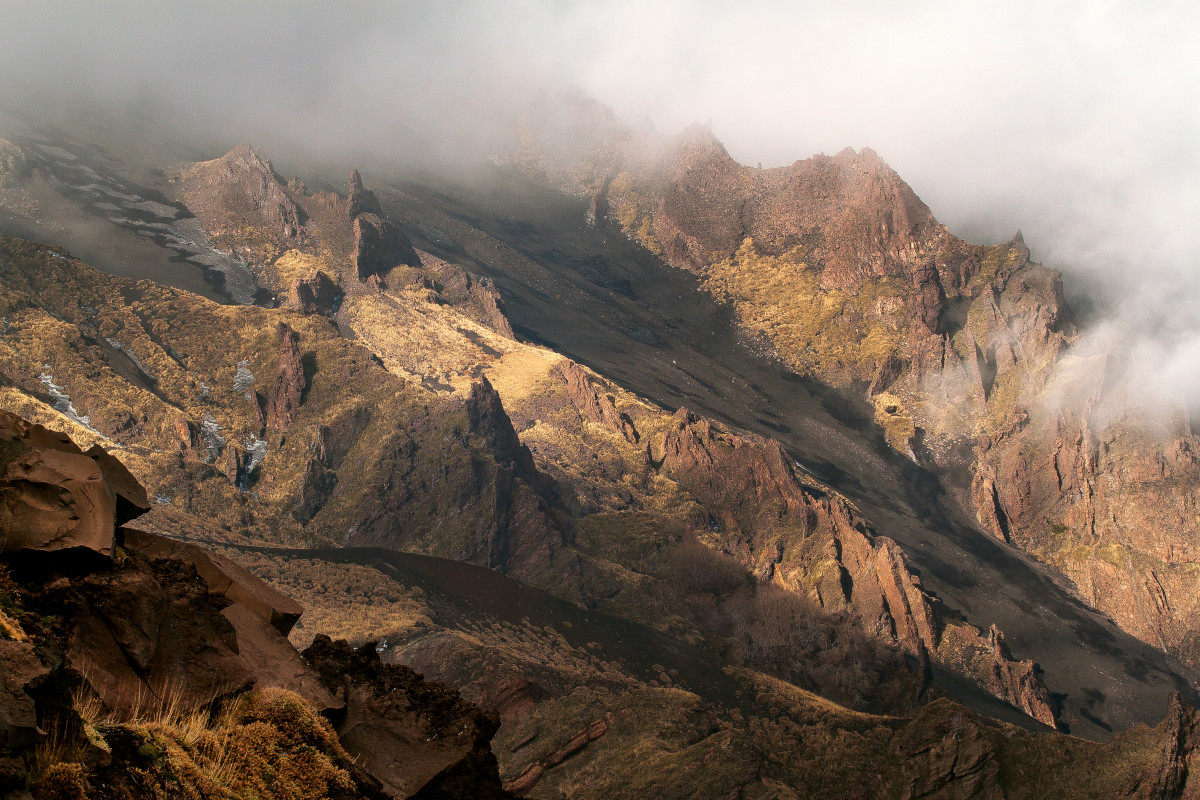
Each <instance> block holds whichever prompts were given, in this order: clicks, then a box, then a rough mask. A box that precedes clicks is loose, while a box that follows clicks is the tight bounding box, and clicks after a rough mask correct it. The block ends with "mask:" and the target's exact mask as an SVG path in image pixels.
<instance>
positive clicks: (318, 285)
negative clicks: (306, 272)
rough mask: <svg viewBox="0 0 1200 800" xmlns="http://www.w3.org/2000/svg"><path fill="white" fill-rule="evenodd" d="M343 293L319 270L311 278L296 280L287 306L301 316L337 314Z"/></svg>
mask: <svg viewBox="0 0 1200 800" xmlns="http://www.w3.org/2000/svg"><path fill="white" fill-rule="evenodd" d="M341 299H342V291H341V289H340V288H338V285H337V283H335V282H334V280H333V279H332V278H330V277H329V276H328V275H326V274H325V273H324V272H321V271H320V270H318V271H317V272H316V274H314V275H313V276H311V277H309V278H296V279H295V280H293V281H292V285H291V287H290V288H289V289H288V296H287V301H286V305H287V306H288V307H289V308H291V309H293V310H295V311H299V312H300V313H301V314H324V315H326V316H329V315H332V314H335V313H337V310H338V306H339V304H340V303H341Z"/></svg>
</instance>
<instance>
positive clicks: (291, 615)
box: [121, 528, 304, 636]
mask: <svg viewBox="0 0 1200 800" xmlns="http://www.w3.org/2000/svg"><path fill="white" fill-rule="evenodd" d="M121 541H122V543H123V546H124V547H125V549H126V550H129V551H131V552H137V553H141V554H142V555H144V556H146V557H147V558H168V559H172V560H175V561H185V562H187V563H189V564H191V565H192V566H193V567H194V568H195V570H196V574H198V575H199V576H200V577H201V578H202V579H203V580H204V583H205V585H206V586H207V587H208V591H209V593H211V594H214V595H220V596H222V597H224V598H226V599H227V600H228V601H229V602H230V603H237V604H240V605H242V606H245V607H246V609H247V610H248V611H250V613H252V614H254V615H255V616H256V617H258V618H259V619H261V620H262V621H263V622H266V623H268V624H269V625H270V626H271V627H272V628H274V629H275V630H276V631H278V632H279V633H280V634H281V635H283V636H287V635H288V633H289V632H290V631H291V629H292V626H293V625H295V624H296V620H298V619H299V618H300V615H301V614H303V613H304V609H303V607H301V605H300V604H299V603H297V602H296V601H295V600H292V599H291V598H290V597H287V596H286V595H284V594H282V593H281V592H279V591H277V590H276V589H273V588H271V586H269V585H268V584H266V583H264V582H263V581H262V580H260V579H259V578H256V577H255V576H254V575H251V574H250V573H249V572H247V571H246V570H245V569H243V568H242V567H240V566H238V565H237V564H235V563H234V562H232V561H230V560H229V559H227V558H225V557H224V556H221V555H218V554H217V553H214V552H212V551H211V550H208V549H207V548H204V547H200V546H199V545H195V544H190V543H188V542H181V541H178V540H177V539H168V538H167V537H165V536H159V535H158V534H154V533H149V532H147V531H140V530H136V529H134V528H124V529H122V531H121Z"/></svg>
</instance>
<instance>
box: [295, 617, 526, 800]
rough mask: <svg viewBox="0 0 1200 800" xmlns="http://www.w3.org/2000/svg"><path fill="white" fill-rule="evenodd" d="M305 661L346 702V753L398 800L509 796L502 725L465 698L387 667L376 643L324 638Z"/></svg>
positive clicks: (342, 721) (340, 719) (341, 731)
mask: <svg viewBox="0 0 1200 800" xmlns="http://www.w3.org/2000/svg"><path fill="white" fill-rule="evenodd" d="M304 658H305V659H307V660H308V662H309V663H310V664H311V665H312V667H313V669H314V670H315V671H316V672H317V674H319V675H320V676H321V680H322V681H323V682H324V684H325V686H326V688H328V689H329V690H330V691H331V692H336V693H337V694H338V696H339V697H341V698H343V699H344V700H345V709H344V710H343V711H342V712H341V713H339V714H338V715H337V717H336V727H337V731H338V736H339V738H340V739H341V741H342V744H343V746H344V747H345V748H346V749H347V751H349V752H350V753H351V754H352V755H354V756H355V757H357V758H358V759H359V763H360V764H361V765H362V766H363V767H365V768H366V769H367V770H368V771H369V772H370V773H371V774H372V775H373V776H375V777H376V778H377V779H378V780H379V781H380V782H381V783H382V784H383V788H384V790H385V791H387V792H388V793H389V794H390V795H392V796H395V797H411V796H417V797H441V796H443V795H445V796H455V789H456V788H461V787H466V786H470V787H471V794H470V796H472V797H497V798H501V797H507V796H509V795H508V794H507V793H506V792H504V791H503V789H502V788H501V786H500V776H499V772H498V768H497V765H496V758H495V756H494V755H493V754H492V752H491V749H490V747H489V745H488V742H490V741H491V738H492V736H493V735H494V734H495V732H496V728H497V726H498V724H499V723H498V722H497V720H496V718H495V717H488V716H486V715H484V714H483V713H482V712H480V711H479V709H477V708H476V707H474V706H472V705H470V704H468V703H465V702H463V701H462V699H461V698H460V696H459V694H458V692H456V691H454V690H453V689H450V688H448V687H446V686H443V685H441V684H437V683H428V682H426V681H424V680H422V679H421V676H420V675H417V674H416V673H415V672H413V671H412V670H411V669H408V668H407V667H404V666H400V665H395V664H386V665H385V664H383V663H381V662H380V660H379V654H378V653H377V652H376V650H375V643H374V642H369V643H367V644H365V645H363V646H362V647H360V648H358V649H357V650H355V649H354V648H352V647H350V646H349V645H347V644H345V643H344V642H332V641H330V639H329V637H327V636H318V637H317V638H316V639H315V640H314V641H313V643H312V645H311V646H310V647H309V648H308V649H306V650H305V651H304Z"/></svg>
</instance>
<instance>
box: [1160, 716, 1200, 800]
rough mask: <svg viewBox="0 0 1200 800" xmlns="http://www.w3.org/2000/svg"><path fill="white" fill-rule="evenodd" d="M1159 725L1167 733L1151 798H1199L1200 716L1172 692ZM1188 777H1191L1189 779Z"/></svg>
mask: <svg viewBox="0 0 1200 800" xmlns="http://www.w3.org/2000/svg"><path fill="white" fill-rule="evenodd" d="M1160 728H1162V729H1163V731H1164V733H1165V734H1166V736H1165V740H1164V742H1163V746H1162V758H1161V764H1162V768H1161V771H1160V772H1159V774H1158V776H1157V777H1156V778H1155V780H1154V784H1153V787H1154V788H1153V792H1154V794H1153V795H1152V796H1153V797H1172V798H1174V797H1178V798H1182V799H1183V800H1190V799H1191V798H1194V797H1200V787H1197V785H1196V784H1197V780H1200V715H1198V714H1197V712H1196V709H1194V708H1189V707H1188V705H1187V704H1186V703H1184V702H1183V701H1182V700H1180V699H1179V695H1177V694H1176V695H1172V696H1171V702H1170V703H1169V704H1168V706H1167V716H1166V717H1165V718H1164V719H1163V721H1162V724H1161V725H1160ZM1189 778H1190V780H1189Z"/></svg>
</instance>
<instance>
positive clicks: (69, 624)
mask: <svg viewBox="0 0 1200 800" xmlns="http://www.w3.org/2000/svg"><path fill="white" fill-rule="evenodd" d="M3 419H4V421H5V422H6V423H7V427H6V430H7V431H8V432H12V431H13V430H16V429H18V428H19V427H20V426H18V425H17V424H16V423H14V422H13V421H12V420H9V419H7V415H6V414H5V416H4V417H3ZM36 438H37V432H36V431H35V432H34V435H33V436H26V437H25V438H24V441H28V440H29V439H36ZM5 441H6V442H7V444H6V445H5V447H4V452H6V453H8V452H10V451H12V450H14V449H17V448H15V447H14V446H13V442H16V443H17V444H18V445H19V444H20V443H21V442H22V441H23V440H22V439H18V438H9V439H7V440H5ZM54 443H55V444H57V445H58V446H59V448H60V449H58V450H54V451H52V452H62V450H63V448H65V444H69V440H68V441H67V442H65V443H64V442H60V441H54ZM72 455H76V457H78V458H81V459H83V460H85V461H89V463H94V462H92V460H91V459H88V458H87V457H86V456H83V455H81V454H72ZM114 463H115V462H114ZM105 467H106V470H105V472H106V473H109V474H113V475H114V478H115V480H116V482H117V483H118V484H121V483H123V482H124V480H123V479H125V478H127V477H128V473H124V472H119V471H116V470H115V469H114V468H113V465H112V464H106V465H105ZM99 480H100V483H101V484H102V485H103V477H101V478H100V479H99ZM133 485H134V486H136V484H133ZM10 488H11V487H10ZM16 488H17V489H19V490H24V491H26V492H29V493H31V494H33V493H36V491H37V489H36V486H35V485H33V484H26V485H22V486H18V487H16ZM118 488H120V489H121V491H123V492H125V493H129V492H130V487H129V486H127V485H125V486H119V487H118ZM112 495H113V491H112V490H111V489H109V491H108V496H109V497H110V498H111V496H112ZM8 499H9V500H12V499H13V495H12V493H11V492H10V494H9V495H8ZM110 505H111V500H110ZM81 511H82V512H84V513H89V514H90V515H91V520H90V521H89V524H90V525H92V526H93V527H96V526H99V525H102V524H107V525H109V526H110V528H109V531H108V537H109V539H110V540H111V539H112V538H113V537H114V536H116V537H117V539H118V540H119V542H120V546H121V550H120V551H119V553H118V555H117V556H116V557H115V558H114V559H113V560H111V561H108V562H104V561H99V560H95V559H92V560H84V561H81V560H79V559H78V558H74V557H72V556H71V554H70V553H67V552H62V551H52V552H49V553H31V552H29V551H28V550H21V551H15V552H14V551H6V559H5V562H4V563H3V564H0V589H2V590H3V595H2V596H3V601H4V608H7V609H8V610H9V611H10V612H13V613H14V614H15V617H14V618H10V617H8V616H7V614H4V615H3V616H0V621H2V622H3V623H4V624H3V625H0V792H5V793H6V794H5V796H8V794H7V792H8V791H9V790H10V789H13V788H14V785H15V783H14V782H15V781H18V780H20V779H21V778H23V777H24V776H25V775H28V774H29V773H30V770H31V768H33V769H35V770H36V772H35V773H34V774H33V775H32V777H31V778H30V780H32V781H33V782H34V784H35V785H36V790H35V794H36V795H37V796H39V797H40V796H50V795H51V794H53V792H54V791H55V789H54V788H53V787H55V786H57V785H59V784H58V783H56V781H62V780H67V779H66V778H64V777H62V776H63V775H66V776H68V777H69V778H70V780H68V781H67V785H69V786H76V787H78V791H77V792H75V794H69V796H83V795H81V794H79V792H86V790H87V787H88V780H87V776H88V773H89V772H91V771H97V772H96V777H97V779H98V780H100V782H101V783H102V784H104V785H105V786H108V787H110V788H111V787H118V788H117V789H115V790H116V791H118V795H116V796H121V797H125V796H134V795H133V794H130V793H129V792H130V791H131V790H130V789H128V787H127V786H126V784H127V783H129V782H130V780H133V782H134V783H135V784H136V785H138V786H141V787H142V788H143V790H145V788H146V786H148V785H153V783H154V782H155V781H156V780H157V777H156V773H157V771H158V769H159V767H160V766H161V765H162V764H163V763H167V764H168V765H169V767H170V768H169V769H167V770H166V771H167V773H171V772H172V769H179V768H181V765H183V764H185V763H187V764H192V762H191V760H190V759H191V756H189V755H187V753H185V751H182V750H178V749H176V750H174V751H172V750H171V749H170V748H171V747H172V745H171V744H170V743H169V740H170V737H171V736H174V735H175V732H174V730H173V729H172V726H175V725H177V724H179V723H178V721H177V720H176V719H175V718H174V717H172V716H171V715H172V714H179V713H187V712H188V710H189V709H192V708H197V709H204V708H206V707H208V706H210V705H211V704H213V703H216V702H222V701H225V702H226V703H227V705H226V710H227V711H228V718H227V719H225V718H223V719H225V722H223V723H222V722H218V723H212V722H211V721H210V722H209V723H208V724H209V725H213V724H225V725H232V724H234V723H235V722H236V721H237V720H238V719H241V718H242V717H245V716H246V715H247V714H248V715H249V719H245V720H243V722H246V723H253V724H256V725H258V726H259V730H258V732H257V733H256V736H257V737H258V738H255V739H250V740H248V743H247V744H244V745H238V746H248V747H251V748H254V749H257V752H250V753H245V752H239V753H238V754H237V755H236V756H235V755H233V753H232V751H230V753H229V755H230V756H231V757H232V758H235V759H238V760H239V763H243V764H245V763H247V762H249V763H262V760H263V759H266V758H268V757H269V756H270V751H271V749H272V748H273V747H274V746H276V745H277V744H278V743H279V738H280V736H283V737H284V738H285V739H286V737H293V738H295V737H298V736H299V737H302V738H303V737H304V736H305V734H304V731H303V729H304V726H305V725H306V724H307V723H305V722H304V719H301V718H300V717H303V718H309V717H312V716H313V709H315V710H317V711H320V712H324V713H327V714H333V715H337V716H338V718H339V719H340V720H341V721H342V723H343V725H342V727H343V734H344V737H345V738H344V741H343V742H342V743H341V744H340V745H336V740H335V742H334V743H329V742H324V743H322V742H321V741H317V740H312V741H309V740H307V739H305V740H304V741H305V742H307V743H308V744H310V745H314V746H316V745H320V746H321V747H322V748H325V749H329V748H332V750H333V751H335V752H334V753H333V755H334V756H336V754H337V753H339V752H341V750H340V748H341V746H343V745H344V746H346V747H348V748H350V750H351V752H353V753H355V754H358V755H362V756H365V757H364V758H363V759H362V760H360V763H359V764H358V765H357V767H356V769H357V773H356V775H355V777H354V780H353V781H351V780H349V779H348V778H346V777H343V778H341V779H338V780H339V781H340V784H341V790H340V791H339V792H334V793H333V794H325V793H323V792H325V790H324V789H321V788H320V787H321V786H322V785H323V783H324V781H325V777H323V775H320V774H318V773H319V772H320V770H319V769H318V767H319V763H323V762H319V759H318V760H317V761H311V759H314V758H317V756H316V751H314V750H313V749H312V748H311V747H310V748H309V756H308V757H309V758H310V761H309V762H305V763H306V764H308V766H307V767H306V769H308V771H309V778H310V779H311V780H309V781H307V782H306V784H305V785H306V786H307V787H308V788H310V789H312V791H314V792H316V793H315V794H313V795H311V796H313V797H326V796H329V797H334V796H336V797H341V798H351V797H371V798H375V797H382V796H383V795H381V794H380V793H379V792H378V791H377V789H378V787H379V786H380V785H381V784H382V785H383V786H385V787H387V788H388V789H389V796H400V797H409V796H416V797H427V798H428V797H438V798H442V797H445V798H449V797H481V798H493V797H494V798H504V797H509V796H510V795H508V794H506V793H505V792H503V790H502V789H501V786H500V778H499V774H498V771H497V766H496V760H495V757H494V756H493V755H492V753H491V750H490V747H489V741H490V739H491V737H492V735H493V734H494V733H495V730H496V725H497V723H496V721H495V719H494V718H489V717H486V716H484V715H483V714H482V713H481V712H479V711H478V710H477V709H475V708H474V707H472V706H470V705H467V704H466V703H464V702H462V700H461V699H460V698H459V696H458V694H457V692H454V691H452V690H449V689H447V688H445V687H441V686H436V685H430V684H426V683H425V682H423V681H422V680H421V679H420V677H419V676H417V675H416V674H415V673H413V672H412V671H411V670H407V669H405V668H403V667H383V666H382V665H380V664H379V660H378V655H377V653H376V651H375V647H374V645H373V644H372V645H369V646H368V647H366V648H364V649H363V650H361V651H358V652H356V651H354V650H353V649H351V648H349V647H348V646H345V645H335V644H333V643H332V642H330V641H329V640H328V639H324V640H319V641H318V642H317V643H316V649H315V650H312V649H310V653H313V654H314V655H313V660H314V661H316V662H317V665H318V666H319V667H321V668H323V670H324V671H323V672H317V671H314V670H313V668H312V667H311V666H310V665H309V663H308V662H306V661H305V660H304V658H302V657H301V655H300V654H299V653H298V652H297V651H296V649H295V648H294V647H293V646H292V645H291V644H290V643H289V642H288V640H287V638H286V636H287V633H288V632H289V631H290V629H291V627H292V625H293V624H294V623H295V622H296V620H297V619H298V618H299V616H300V614H301V611H302V609H301V608H300V607H299V606H298V605H297V604H296V603H294V602H293V601H291V600H290V599H288V598H287V597H285V596H283V595H281V594H280V593H279V592H277V591H276V590H274V589H272V588H270V587H269V586H268V585H266V584H265V583H263V582H262V581H260V580H259V579H257V578H255V577H254V576H252V575H250V574H249V573H248V572H246V571H245V570H244V569H242V568H241V567H238V566H237V565H235V564H233V563H232V562H231V561H229V560H228V559H226V558H223V557H221V556H219V555H216V554H214V553H212V552H210V551H208V550H206V549H205V548H203V547H200V546H199V545H196V544H192V543H188V542H182V541H176V540H172V539H168V538H165V537H163V536H159V535H157V534H153V533H148V532H145V531H141V530H136V529H132V528H123V529H121V530H119V531H116V530H114V529H113V528H112V527H111V526H112V525H113V519H114V518H115V517H114V512H113V510H112V508H111V507H109V508H106V509H93V508H88V509H81ZM15 522H16V525H17V528H14V529H12V530H11V532H12V533H13V534H14V535H16V536H19V535H21V533H22V531H21V529H20V526H21V525H22V524H23V523H22V518H20V517H18V518H16V520H15ZM10 575H11V576H15V581H16V582H14V581H13V579H10ZM22 624H24V625H26V626H27V627H28V626H33V627H31V628H30V630H33V631H34V633H33V635H29V634H26V633H25V631H23V630H22V628H21V625H22ZM347 662H349V663H347ZM79 683H82V684H83V686H84V687H87V688H86V691H91V692H94V693H95V695H96V696H97V697H98V698H99V702H100V703H101V704H102V705H103V707H104V709H103V711H104V713H105V714H107V715H108V716H104V717H103V718H102V716H101V714H100V713H99V712H95V713H94V712H87V713H88V714H89V715H91V716H89V717H83V718H80V719H78V720H75V721H73V722H72V721H71V720H73V719H74V716H73V715H75V714H83V713H84V712H83V711H82V710H81V709H82V707H81V706H79V705H78V704H77V701H73V700H66V701H64V698H67V697H69V696H70V695H71V692H72V690H73V689H72V687H75V686H77V685H78V684H79ZM251 687H254V688H255V689H257V690H268V689H269V690H271V691H265V692H264V691H259V692H258V693H257V694H255V695H245V694H244V693H245V692H246V691H247V690H248V689H250V688H251ZM276 688H277V689H282V690H285V691H284V692H283V693H280V692H278V691H274V689H276ZM333 690H337V692H338V696H335V694H334V691H333ZM74 691H76V692H78V691H79V690H78V689H75V690H74ZM272 691H274V693H272ZM80 696H82V695H80ZM232 698H237V700H236V701H232ZM243 701H245V702H243ZM64 702H66V705H65V706H63V705H62V704H63V703H64ZM72 703H76V704H75V705H72ZM289 703H291V704H293V705H294V708H292V709H291V711H289V710H288V704H289ZM305 703H307V705H308V706H309V707H310V708H304V704H305ZM263 704H265V705H263ZM272 709H273V710H272ZM260 712H261V713H260ZM156 714H161V715H162V721H155V722H147V721H146V715H150V716H151V717H154V715H156ZM280 714H282V716H280ZM239 715H240V716H239ZM297 715H299V716H297ZM205 716H206V715H205ZM43 719H44V720H46V721H47V723H46V724H47V725H50V726H52V727H53V731H52V737H57V738H56V741H58V742H59V745H58V746H60V747H61V748H62V753H60V754H59V755H57V756H55V759H54V760H53V761H51V762H50V763H46V762H44V761H39V760H36V759H35V758H34V756H35V754H34V751H33V749H32V746H33V745H35V744H36V743H37V742H39V741H41V740H42V739H44V738H45V737H46V735H47V734H46V733H45V732H43V730H42V729H41V728H39V724H38V723H39V720H43ZM197 719H202V718H201V717H198V718H197ZM316 719H317V720H319V718H316ZM193 724H202V722H201V723H193ZM147 725H149V726H151V727H153V726H158V727H157V728H156V730H157V731H158V733H156V734H155V737H156V738H153V739H152V740H145V739H144V738H143V739H137V737H139V736H143V734H141V733H139V729H138V726H143V727H145V726H147ZM320 725H325V726H326V728H327V727H328V726H327V723H325V722H324V721H319V722H318V723H317V727H320ZM72 726H73V727H72ZM131 726H132V727H131ZM272 726H275V727H272ZM192 735H193V736H198V737H200V738H203V737H204V736H209V737H211V736H212V735H213V734H212V733H211V732H210V731H208V730H203V731H198V732H194V733H193V734H192ZM104 736H108V737H110V741H105V739H104ZM130 736H133V737H135V738H134V741H133V743H132V744H130V742H129V741H128V739H129V737H130ZM72 737H79V738H86V740H87V741H88V744H87V746H86V748H85V749H84V750H80V752H81V753H84V754H83V755H81V756H75V755H73V753H74V752H75V751H74V750H72V749H71V748H72V747H73V746H74V745H72V744H69V740H70V739H71V738H72ZM317 739H320V736H319V735H318V736H317ZM145 741H150V743H149V744H145V743H144V742H145ZM139 743H141V747H140V750H139V749H138V748H139ZM334 745H336V746H334ZM85 751H86V752H85ZM129 751H137V753H138V755H140V757H141V758H142V760H143V761H144V760H145V759H147V758H151V755H147V754H152V756H153V761H154V769H153V770H149V771H148V770H147V769H141V771H137V769H136V768H135V767H133V766H130V764H129V763H128V760H129V758H130V757H131V756H130V752H129ZM188 752H190V751H188ZM193 755H194V754H193ZM343 755H344V754H343ZM74 758H79V759H80V761H79V763H75V762H73V761H72V759H74ZM134 759H135V760H136V756H134ZM256 759H257V762H256ZM57 762H63V763H64V764H66V766H65V767H61V768H60V767H59V766H56V764H57ZM67 762H71V763H67ZM231 763H232V762H231ZM68 767H69V769H68ZM186 769H187V770H188V771H186V772H181V773H178V774H174V775H171V776H170V778H171V780H173V782H174V783H176V784H178V785H179V786H185V785H191V783H192V782H193V781H197V780H198V781H199V783H200V785H203V786H205V787H207V788H206V789H205V790H204V791H205V792H209V793H211V791H212V784H213V781H214V780H216V781H221V780H227V779H228V776H225V777H224V778H223V777H222V776H220V775H215V774H214V775H210V776H207V777H205V776H199V777H198V776H197V774H195V770H194V768H193V767H191V766H189V767H186ZM263 769H264V770H265V771H266V772H268V773H270V775H269V776H268V777H267V779H268V783H274V781H275V780H276V779H277V780H278V781H281V782H283V783H287V782H289V781H291V777H290V773H289V774H288V775H285V774H283V773H282V772H279V773H276V772H274V771H272V769H273V768H271V767H270V766H269V765H268V766H266V767H263ZM331 769H332V767H331ZM376 769H378V774H377V775H374V776H373V775H372V774H371V773H372V772H373V771H375V770H376ZM55 770H58V772H55ZM64 770H65V771H64ZM72 770H73V771H72ZM131 770H132V771H131ZM131 776H132V777H131ZM237 777H238V778H239V779H240V778H243V777H248V776H240V775H239V776H237ZM335 778H336V775H335V774H331V776H330V780H334V779H335ZM314 781H316V782H314ZM120 787H125V788H120ZM329 791H333V790H332V789H330V790H329ZM47 792H49V793H50V794H47ZM151 793H152V794H154V796H167V795H161V794H158V793H157V790H153V791H151ZM54 796H58V795H54ZM196 796H201V795H199V794H197V795H196ZM203 796H205V797H207V796H211V794H203ZM272 796H274V795H272Z"/></svg>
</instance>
